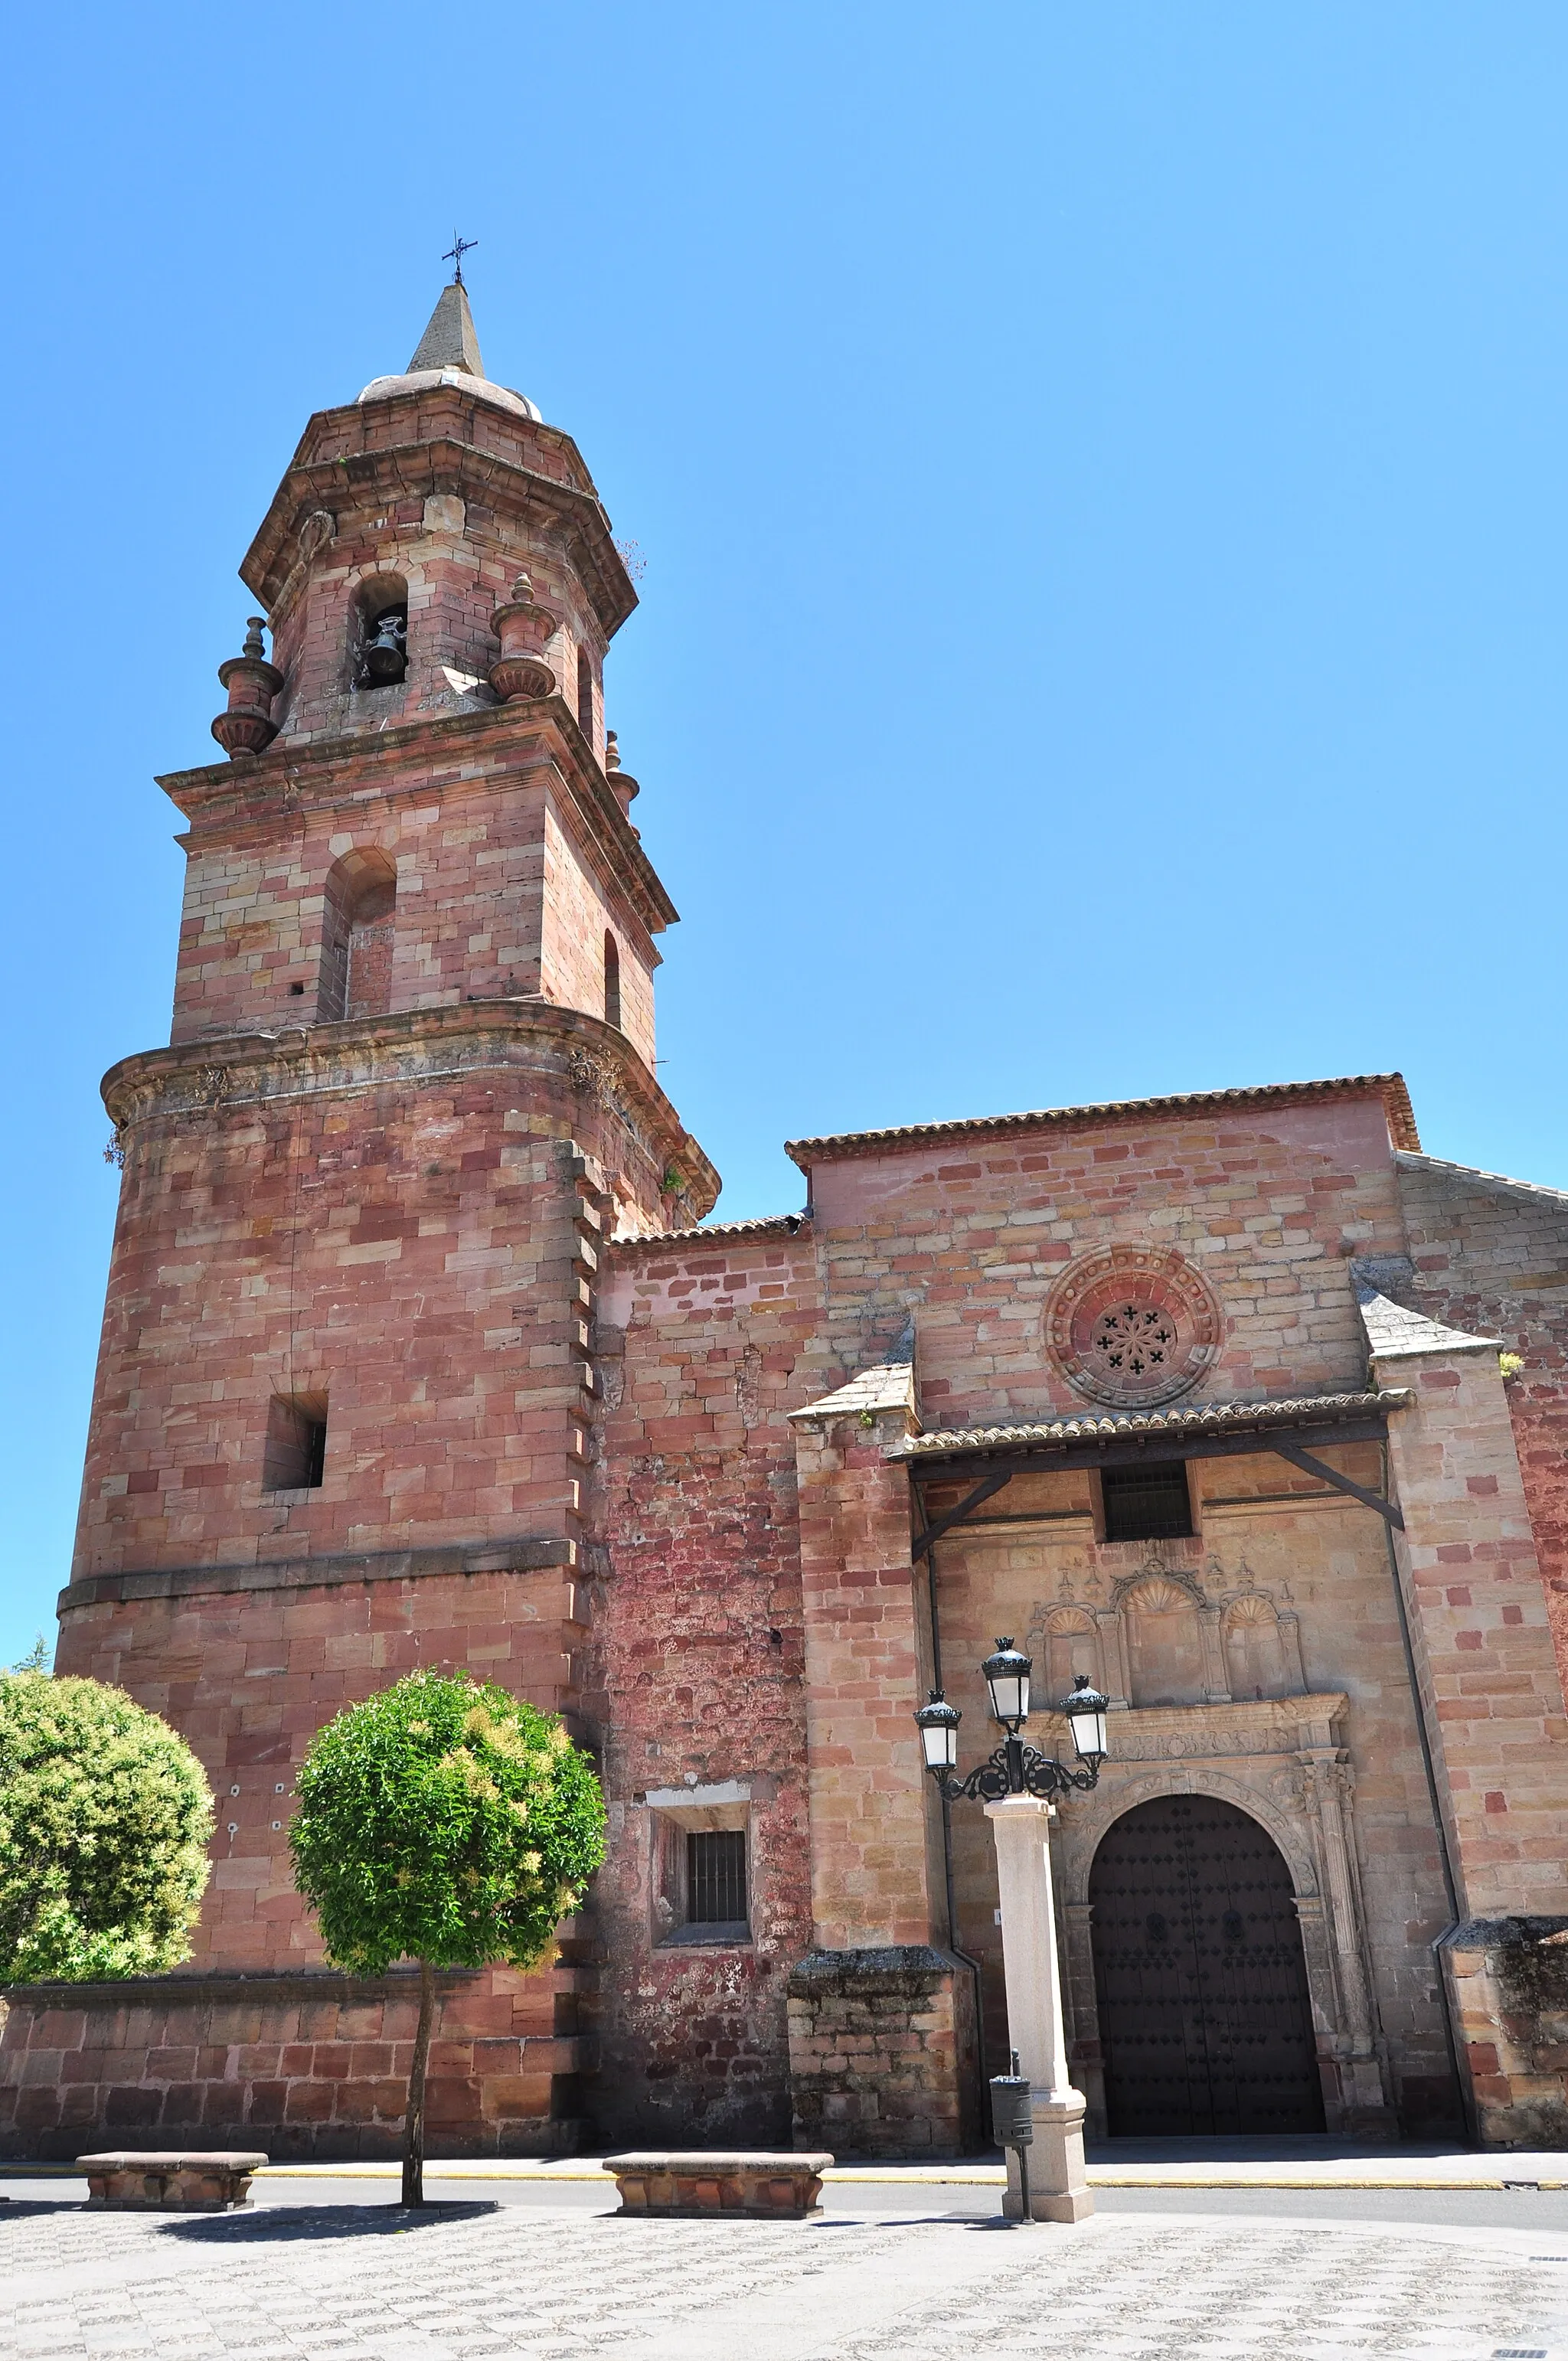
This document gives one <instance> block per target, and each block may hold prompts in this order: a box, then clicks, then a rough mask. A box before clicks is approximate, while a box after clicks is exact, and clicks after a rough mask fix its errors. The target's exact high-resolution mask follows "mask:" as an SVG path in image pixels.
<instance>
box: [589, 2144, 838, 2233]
mask: <svg viewBox="0 0 1568 2361" xmlns="http://www.w3.org/2000/svg"><path fill="white" fill-rule="evenodd" d="M832 2161H833V2159H832V2158H831V2157H830V2156H828V2155H827V2154H826V2153H823V2152H818V2153H814V2154H806V2153H803V2152H802V2151H801V2150H800V2149H798V2148H797V2149H794V2150H786V2151H783V2152H779V2153H774V2152H772V2151H770V2150H768V2149H765V2148H759V2149H752V2150H750V2151H745V2152H741V2153H737V2154H731V2155H727V2154H724V2153H723V2152H721V2151H709V2150H707V2149H703V2148H695V2149H688V2150H686V2151H685V2152H684V2153H680V2154H673V2153H671V2152H670V2151H669V2150H668V2149H660V2150H652V2149H645V2150H639V2151H638V2152H637V2153H636V2154H634V2155H627V2156H607V2157H606V2158H605V2160H604V2162H605V2170H606V2171H607V2172H613V2173H614V2175H615V2185H616V2187H617V2189H618V2190H619V2191H620V2210H621V2212H622V2213H752V2214H762V2215H765V2216H766V2217H767V2218H768V2219H769V2220H771V2221H775V2222H776V2221H801V2220H803V2219H804V2218H805V2216H806V2214H807V2213H816V2212H817V2201H818V2199H819V2198H820V2197H821V2194H822V2175H823V2174H824V2173H825V2172H826V2171H827V2169H828V2166H829V2165H830V2164H831V2163H832Z"/></svg>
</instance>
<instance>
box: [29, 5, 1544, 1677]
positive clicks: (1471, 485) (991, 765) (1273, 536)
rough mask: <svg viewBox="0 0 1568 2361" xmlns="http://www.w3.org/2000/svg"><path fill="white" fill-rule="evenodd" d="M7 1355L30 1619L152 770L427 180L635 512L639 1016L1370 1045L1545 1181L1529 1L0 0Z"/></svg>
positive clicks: (55, 1568)
mask: <svg viewBox="0 0 1568 2361" xmlns="http://www.w3.org/2000/svg"><path fill="white" fill-rule="evenodd" d="M10 38H11V48H10V51H9V58H10V62H11V65H12V70H13V71H12V78H11V97H10V121H9V125H8V128H7V134H6V140H5V147H6V150H7V161H6V162H5V166H4V168H3V169H4V170H5V176H6V179H7V181H8V182H9V189H8V195H9V199H10V216H11V220H12V223H13V233H12V237H11V240H10V243H9V248H8V271H9V277H10V280H11V288H10V292H9V298H8V301H7V304H6V311H7V313H8V315H9V324H10V342H11V347H12V349H11V354H10V366H9V367H8V368H7V369H6V370H5V373H4V379H3V383H0V402H3V403H4V405H5V412H6V413H7V414H6V417H5V428H6V434H5V449H6V451H7V453H8V454H9V457H10V466H9V467H8V468H7V470H6V487H5V489H6V499H7V508H8V517H7V533H6V544H7V545H6V563H5V566H4V567H3V568H0V601H3V603H4V610H5V611H4V614H3V616H0V628H3V631H4V649H5V673H6V721H7V727H6V732H5V741H6V746H7V749H8V752H9V753H10V756H11V762H10V763H9V766H8V767H9V774H10V778H11V781H12V794H11V796H10V798H9V821H8V830H7V847H6V850H7V855H8V857H7V859H6V860H5V863H4V867H3V870H0V892H3V894H4V895H5V921H4V927H3V928H0V943H3V951H4V957H5V961H6V964H7V968H8V970H9V971H10V972H9V973H8V976H7V985H6V1002H5V1005H6V1007H7V1009H8V1011H9V1017H10V1021H9V1023H8V1024H7V1025H6V1027H5V1059H6V1061H7V1069H8V1071H7V1077H6V1084H5V1088H6V1104H7V1107H8V1110H9V1112H10V1115H11V1122H10V1124H9V1126H8V1127H7V1128H8V1133H9V1141H10V1152H9V1154H8V1155H6V1156H5V1158H4V1159H0V1191H4V1206H3V1209H0V1211H3V1222H0V1235H3V1239H4V1248H5V1257H6V1273H5V1301H6V1307H7V1311H8V1314H9V1322H10V1350H9V1353H8V1354H7V1356H6V1361H5V1385H6V1388H7V1389H8V1392H9V1396H10V1400H9V1403H8V1405H7V1409H6V1412H5V1418H4V1421H3V1422H0V1432H3V1433H4V1437H5V1452H6V1455H7V1458H8V1461H9V1466H7V1468H6V1470H5V1495H4V1497H5V1503H6V1514H5V1519H4V1553H5V1593H4V1602H3V1606H0V1661H5V1660H6V1659H7V1658H8V1657H10V1656H13V1655H15V1654H16V1653H19V1652H20V1651H21V1650H22V1649H23V1648H25V1647H26V1646H27V1643H28V1642H29V1641H30V1640H31V1638H32V1636H33V1633H34V1632H35V1631H37V1630H38V1629H39V1628H40V1627H44V1628H48V1629H49V1630H52V1604H53V1598H54V1595H55V1592H56V1590H57V1588H58V1587H59V1585H60V1582H61V1581H62V1580H63V1579H64V1577H65V1573H66V1569H67V1565H68V1559H69V1552H70V1542H71V1527H72V1523H73V1521H74V1514H75V1504H76V1492H77V1485H78V1479H79V1471H80V1464H81V1454H82V1437H83V1433H84V1429H85V1422H86V1415H87V1407H88V1400H89V1393H90V1387H91V1379H92V1367H93V1353H94V1349H95V1345H96V1336H97V1326H98V1320H99V1313H100V1308H101V1303H102V1294H103V1283H104V1269H105V1265H106V1258H107V1251H108V1241H109V1235H110V1227H111V1223H112V1219H113V1210H114V1193H115V1176H114V1173H113V1171H112V1170H110V1168H109V1167H108V1166H106V1165H105V1164H104V1162H103V1160H102V1155H101V1150H102V1148H103V1146H104V1139H105V1137H106V1134H107V1128H108V1126H107V1122H106V1118H105V1117H104V1114H103V1110H102V1107H101V1104H100V1102H99V1099H98V1094H97V1082H98V1077H99V1075H100V1074H101V1073H102V1072H103V1071H104V1069H105V1068H106V1067H107V1066H108V1065H109V1064H110V1063H111V1062H112V1061H113V1060H115V1059H116V1058H118V1057H120V1056H123V1055H124V1054H126V1052H127V1051H130V1050H133V1049H141V1048H145V1047H148V1046H150V1045H152V1044H154V1043H156V1042H158V1041H159V1040H161V1039H163V1038H166V1035H167V1027H168V1016H169V1001H170V978H171V973H172V962H173V956H174V945H175V928H176V917H177V910H178V898H179V889H180V869H181V860H180V855H179V852H178V851H177V849H176V848H175V846H174V844H173V842H172V836H173V833H174V829H175V828H176V826H177V824H178V823H177V821H176V818H175V815H174V813H173V811H172V808H171V807H170V806H169V805H168V804H167V802H166V801H165V799H164V797H163V796H161V794H160V793H159V790H158V789H157V788H156V787H155V786H154V785H152V774H154V773H155V772H157V771H168V770H174V769H178V768H180V767H181V766H182V765H185V764H189V763H198V762H202V761H204V760H207V759H210V758H211V755H212V753H213V752H214V750H213V748H212V745H211V741H210V739H209V737H208V735H207V724H208V721H209V719H210V718H211V716H212V714H213V713H214V711H216V709H217V701H218V691H217V684H216V681H215V678H214V668H215V666H216V665H217V664H218V663H219V662H220V661H221V660H222V658H224V657H225V656H226V655H229V654H231V653H235V652H236V649H237V647H238V644H239V639H240V635H241V629H242V624H243V619H244V617H245V615H246V613H247V611H248V609H249V604H250V602H249V599H248V597H247V594H246V593H245V592H244V590H243V589H242V588H240V586H239V584H238V582H237V580H236V574H235V568H236V565H237V563H238V561H239V558H240V556H241V555H242V554H243V552H244V550H245V547H246V545H247V542H248V540H249V538H250V535H251V533H252V532H253V530H254V528H255V526H256V524H257V522H258V521H259V519H260V517H261V515H262V513H263V511H264V510H265V508H266V505H267V502H268V500H269V496H270V493H271V491H272V489H273V487H274V485H275V483H276V481H277V479H278V478H279V476H280V474H281V472H282V470H283V468H284V467H285V465H286V464H287V461H288V459H289V456H290V455H291V451H292V449H293V446H294V443H295V441H296V439H297V437H298V435H299V433H300V431H301V429H302V426H303V423H304V421H305V419H306V417H307V416H308V415H309V413H310V412H312V411H313V410H314V409H318V408H324V407H327V406H329V405H330V404H332V403H334V402H337V401H344V400H345V399H350V398H352V396H353V395H354V394H355V393H356V391H357V390H358V389H359V387H360V386H361V385H362V384H364V383H365V381H366V380H367V379H368V378H370V377H373V376H375V375H377V374H378V373H380V372H383V371H385V370H388V369H393V368H399V367H400V366H401V365H402V364H403V363H405V362H406V360H407V358H408V357H409V355H410V353H411V350H412V348H413V346H414V344H415V342H416V340H417V338H418V335H419V333H420V330H421V328H422V325H423V323H424V320H425V318H426V316H427V314H428V313H429V311H430V309H431V306H432V304H433V301H434V298H435V295H436V292H437V291H438V289H439V287H440V285H441V282H442V280H443V277H444V267H443V265H442V262H441V255H442V251H443V249H444V247H447V246H449V245H450V243H451V234H452V229H453V225H454V224H456V225H458V226H460V227H461V229H462V230H463V232H464V234H465V235H466V236H470V237H474V238H477V239H478V241H479V244H478V247H477V250H476V251H475V252H474V253H473V254H472V255H471V256H470V257H469V258H468V262H467V266H466V268H467V276H468V280H469V283H470V288H471V292H472V296H473V302H474V308H475V313H476V317H477V324H478V328H479V333H480V336H481V339H482V342H483V347H484V352H485V357H486V361H487V365H488V368H489V371H490V373H491V375H492V376H494V377H497V378H499V379H501V380H502V381H504V382H506V383H510V384H512V385H517V386H521V388H522V389H523V390H525V391H526V392H528V393H529V394H531V395H532V397H533V399H534V400H535V401H538V402H539V403H540V404H541V405H542V407H543V411H544V412H545V415H546V416H547V417H548V418H550V419H552V420H554V421H555V422H556V423H560V424H561V425H564V426H565V427H567V428H569V429H570V431H571V432H572V433H573V434H575V435H576V437H577V440H578V442H579V443H580V445H581V446H582V449H583V451H584V453H585V455H586V456H587V461H588V464H589V466H590V467H592V469H593V471H594V474H595V476H596V478H597V479H598V484H599V487H600V489H601V492H602V493H603V496H604V499H605V500H606V503H607V505H608V507H609V511H610V514H611V516H612V518H613V520H614V522H615V525H616V529H617V531H618V533H621V534H623V535H626V536H629V537H630V538H632V539H634V540H636V541H637V542H638V544H640V545H641V550H642V553H643V555H644V557H645V559H646V569H647V570H646V574H645V576H644V578H643V581H642V584H641V589H642V597H643V605H642V608H641V610H640V612H639V613H638V614H637V615H636V616H635V617H634V618H633V619H632V620H631V622H630V624H629V625H628V626H627V627H626V629H625V631H624V632H623V633H622V635H621V638H620V641H619V642H617V645H616V648H615V650H614V652H613V653H612V658H611V664H610V668H609V681H608V686H609V719H610V720H611V722H612V724H613V725H614V726H616V727H618V728H619V730H620V737H621V743H622V747H623V750H624V754H625V759H626V763H627V766H628V768H629V769H630V770H632V771H633V772H634V773H635V774H636V775H637V776H638V777H639V778H640V779H641V782H642V790H643V792H642V796H641V801H640V803H639V805H638V812H637V816H638V819H639V822H640V824H641V827H642V829H643V832H644V839H645V841H646V843H647V845H648V848H649V851H651V853H652V856H653V858H654V860H655V861H656V862H657V863H658V864H659V866H660V868H661V870H662V871H663V875H664V877H665V879H666V881H667V883H668V884H669V886H670V889H671V891H672V893H673V894H674V898H675V900H676V902H677V904H678V906H680V908H681V909H682V911H683V912H684V913H685V922H684V924H683V925H682V926H681V927H680V928H677V929H674V930H673V931H672V932H671V934H670V935H669V936H668V937H666V939H665V945H664V948H665V952H666V961H667V963H666V965H665V967H664V969H663V972H662V974H661V979H660V988H661V1005H660V1021H661V1034H662V1040H661V1050H662V1054H663V1057H664V1059H665V1060H666V1062H665V1063H664V1065H663V1067H662V1069H661V1076H662V1079H663V1082H664V1083H665V1086H666V1088H667V1089H668V1090H669V1091H670V1093H671V1094H672V1096H673V1097H674V1099H675V1101H676V1103H677V1104H678V1105H679V1106H680V1107H681V1109H682V1111H683V1113H684V1115H685V1117H686V1119H687V1121H688V1122H689V1123H690V1124H691V1126H692V1127H693V1129H694V1130H695V1131H696V1133H697V1135H698V1137H700V1138H701V1139H702V1140H703V1141H704V1143H705V1145H706V1146H707V1148H708V1150H709V1152H710V1153H711V1154H712V1155H713V1157H714V1159H715V1160H716V1162H717V1163H718V1166H719V1169H720V1170H722V1171H723V1172H724V1174H725V1176H726V1188H725V1192H724V1196H723V1198H722V1200H721V1202H720V1207H719V1211H720V1213H721V1214H725V1215H729V1216H731V1217H735V1216H740V1215H742V1214H749V1213H765V1212H773V1211H783V1210H787V1209H789V1208H791V1207H793V1206H795V1205H796V1204H798V1202H800V1194H801V1191H800V1182H799V1176H798V1175H797V1174H796V1173H795V1170H794V1168H793V1167H792V1166H791V1165H789V1164H788V1163H787V1162H786V1160H785V1159H784V1157H783V1155H782V1152H781V1147H780V1143H781V1142H782V1141H783V1140H784V1138H785V1137H790V1136H794V1135H797V1134H802V1133H809V1132H816V1131H828V1130H837V1129H841V1128H852V1127H861V1126H873V1125H881V1124H889V1123H897V1122H904V1121H915V1120H920V1119H923V1118H927V1117H938V1116H944V1115H970V1114H985V1113H994V1112H998V1111H1001V1110H1004V1109H1009V1108H1014V1107H1023V1106H1033V1105H1048V1104H1072V1103H1076V1102H1082V1101H1091V1100H1098V1099H1103V1098H1113V1097H1128V1096H1137V1095H1142V1094H1144V1093H1151V1092H1159V1091H1168V1090H1182V1089H1204V1088H1209V1087H1212V1086H1217V1085H1222V1084H1228V1083H1244V1082H1265V1081H1276V1080H1283V1079H1287V1078H1290V1077H1294V1076H1298V1075H1306V1074H1331V1073H1343V1072H1356V1071H1366V1070H1368V1069H1374V1068H1377V1069H1380V1068H1384V1067H1388V1066H1396V1065H1397V1066H1399V1067H1401V1068H1402V1069H1403V1070H1404V1071H1405V1073H1406V1074H1407V1076H1408V1078H1409V1082H1410V1087H1411V1090H1412V1093H1413V1095H1414V1099H1415V1104H1416V1110H1417V1115H1418V1118H1419V1120H1420V1126H1421V1129H1422V1134H1423V1137H1424V1139H1425V1141H1426V1144H1427V1146H1428V1147H1429V1148H1431V1150H1432V1151H1433V1152H1434V1153H1436V1154H1439V1155H1443V1156H1451V1157H1455V1158H1457V1159H1461V1160H1463V1161H1466V1162H1473V1163H1477V1164H1481V1165H1484V1166H1486V1167H1488V1168H1490V1169H1492V1170H1502V1171H1507V1172H1512V1173H1517V1174H1521V1175H1524V1176H1526V1177H1528V1178H1530V1179H1534V1180H1542V1181H1547V1182H1552V1183H1556V1184H1560V1185H1561V1184H1568V1115H1565V1114H1564V1108H1563V1089H1562V1082H1563V1052H1562V1026H1561V1016H1560V1012H1561V1007H1562V1002H1563V922H1562V912H1561V898H1562V885H1561V876H1562V870H1563V831H1564V824H1563V810H1562V804H1563V750H1564V745H1565V742H1568V711H1565V707H1564V686H1563V684H1564V668H1563V644H1564V636H1565V632H1568V581H1565V578H1564V571H1565V559H1564V552H1565V551H1568V513H1565V511H1568V438H1565V436H1564V433H1563V424H1564V418H1565V416H1568V302H1565V294H1568V288H1565V280H1568V181H1565V178H1564V172H1563V142H1562V128H1561V126H1562V123H1563V116H1564V111H1565V109H1564V101H1565V98H1568V16H1564V14H1563V10H1562V9H1561V8H1560V7H1547V6H1544V5H1539V6H1538V5H1529V0H1516V5H1512V6H1510V7H1508V8H1507V9H1488V8H1484V7H1481V6H1479V5H1467V6H1453V5H1442V0H1420V5H1378V0H1370V5H1369V0H1356V5H1335V4H1334V0H1315V4H1314V5H1312V6H1311V7H1310V8H1307V7H1301V6H1297V7H1288V6H1282V5H1277V6H1272V7H1266V8H1259V7H1257V6H1256V5H1251V0H1246V5H1241V0H1234V5H1233V4H1232V0H1188V5H1182V6H1179V7H1172V6H1171V5H1169V0H1157V5H1116V0H1093V5H1088V4H1087V0H1085V5H1078V6H1073V7H1067V6H1060V5H1050V0H1032V5H1010V0H1001V5H980V6H978V7H975V8H973V9H971V10H970V11H969V12H968V13H967V14H960V15H959V16H955V15H954V13H953V11H952V10H951V9H950V8H948V7H943V8H938V7H936V6H934V5H925V0H898V5H891V0H890V4H889V5H857V0H833V5H818V0H792V5H790V6H789V7H787V8H784V7H765V6H764V7H751V8H736V7H734V6H733V5H728V6H719V5H701V4H700V0H699V5H686V6H684V7H679V8H668V7H665V8H657V9H655V8H652V7H649V6H648V5H630V0H627V4H626V5H578V6H577V7H576V8H572V9H558V10H554V11H549V12H546V11H543V10H538V9H533V8H528V9H520V8H517V7H515V6H511V7H507V8H501V7H498V6H493V5H488V0H474V4H473V5H469V6H467V7H466V8H465V9H464V10H462V11H461V12H456V11H453V12H434V13H433V12H431V11H429V10H426V9H415V8H412V7H410V6H408V5H402V0H384V5H379V6H377V7H375V8H371V7H368V6H363V5H361V6H356V7H353V8H347V7H342V6H338V7H333V6H327V7H324V8H323V7H322V6H320V5H318V6H315V7H313V8H310V9H306V8H302V7H300V6H298V5H291V0H280V5H272V6H269V8H268V9H266V10H265V11H261V12H240V11H236V10H214V9H212V8H210V7H205V8H201V9H197V8H195V7H193V6H192V7H183V6H179V5H156V0H155V5H153V6H152V7H151V8H150V9H144V10H138V11H126V10H124V9H119V8H115V9H110V8H108V7H106V6H99V5H93V6H73V5H63V6H57V7H54V8H52V9H49V10H40V11H30V12H25V13H24V15H23V16H22V17H21V18H19V19H18V21H17V22H16V26H15V27H14V28H13V31H12V34H11V37H10Z"/></svg>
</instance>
